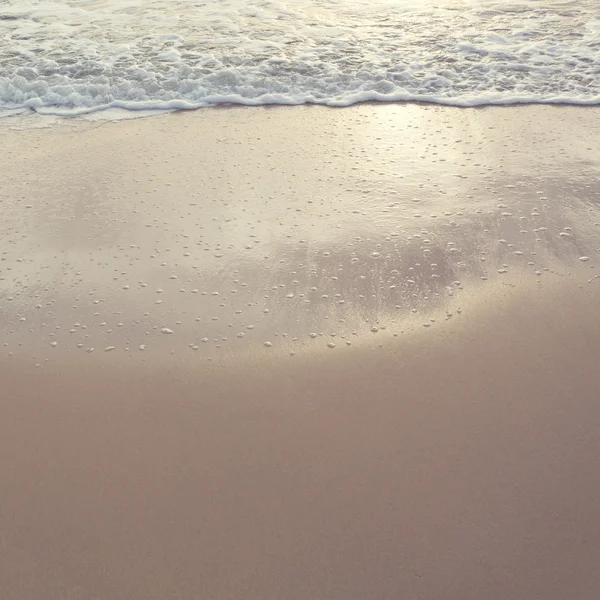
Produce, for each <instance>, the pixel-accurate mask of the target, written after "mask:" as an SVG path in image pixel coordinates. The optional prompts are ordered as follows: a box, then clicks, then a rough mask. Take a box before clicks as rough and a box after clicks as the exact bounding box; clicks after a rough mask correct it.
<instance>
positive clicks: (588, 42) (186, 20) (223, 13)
mask: <svg viewBox="0 0 600 600" xmlns="http://www.w3.org/2000/svg"><path fill="white" fill-rule="evenodd" d="M365 101H383V102H389V101H423V102H433V103H438V104H446V105H453V106H478V105H488V104H514V103H527V102H540V103H571V104H599V103H600V7H599V6H598V4H597V3H596V2H595V1H594V0H581V1H578V2H568V1H562V0H560V1H559V0H546V1H543V2H541V1H536V0H522V1H520V2H515V3H510V2H507V1H504V0H503V1H483V0H482V1H478V0H462V1H457V0H447V1H446V2H433V1H430V0H421V1H420V2H417V1H416V0H415V1H413V2H406V1H395V2H392V1H391V0H370V1H369V2H366V1H365V0H347V1H345V2H332V1H329V0H328V1H327V2H325V1H324V0H293V1H292V0H287V1H285V0H280V1H277V2H272V1H257V0H254V1H247V0H228V1H226V0H222V1H217V0H208V1H206V2H202V3H200V2H188V1H185V2H183V1H178V0H156V1H153V2H147V1H146V0H105V1H103V2H98V1H92V0H78V1H75V0H29V1H23V0H8V2H6V3H4V4H3V5H2V6H1V7H0V115H2V116H12V115H14V114H18V113H20V112H27V111H32V112H33V111H35V112H37V113H40V114H47V115H60V116H74V115H80V114H84V113H93V112H96V111H101V110H106V109H108V108H113V109H114V108H119V109H125V110H127V111H151V110H157V109H159V110H179V109H191V108H198V107H203V106H210V105H217V104H243V105H250V106H254V105H263V104H305V103H313V104H324V105H328V106H347V105H350V104H354V103H357V102H365Z"/></svg>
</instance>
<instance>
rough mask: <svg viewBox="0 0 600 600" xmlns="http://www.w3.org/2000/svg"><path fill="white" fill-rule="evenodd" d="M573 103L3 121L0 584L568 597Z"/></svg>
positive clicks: (574, 446)
mask: <svg viewBox="0 0 600 600" xmlns="http://www.w3.org/2000/svg"><path fill="white" fill-rule="evenodd" d="M597 114H598V113H597V110H596V109H576V108H569V107H562V108H553V107H519V108H496V109H484V110H458V109H449V108H440V107H427V106H392V105H385V106H367V105H362V106H356V107H352V108H349V109H344V110H330V109H325V108H320V107H308V108H307V107H303V108H277V109H250V110H246V109H237V108H236V109H225V110H214V111H210V110H208V111H198V112H195V113H186V114H173V115H168V116H165V117H156V118H151V119H141V120H137V121H132V122H120V123H113V124H97V123H81V122H78V121H66V122H63V123H62V124H60V125H55V126H53V127H52V128H51V129H47V130H26V131H10V130H6V129H5V130H4V131H2V132H1V134H2V140H3V148H4V151H3V153H2V155H0V172H2V173H3V174H4V175H3V181H2V184H1V185H0V206H1V207H2V214H3V220H2V223H1V224H0V236H1V238H0V239H2V244H1V247H0V251H1V252H2V254H1V255H0V259H1V260H0V311H1V312H0V343H1V345H0V381H1V386H2V387H1V391H0V414H1V415H2V416H1V418H0V522H1V527H0V587H1V589H2V597H3V598H6V599H7V600H17V599H18V600H24V599H26V600H29V599H32V600H38V599H39V600H42V599H43V600H53V599H61V600H62V599H77V600H82V599H85V600H87V599H102V600H104V599H106V600H109V599H110V600H121V599H123V600H125V599H127V600H131V599H134V600H135V599H138V598H139V599H140V600H142V599H143V600H149V599H157V600H158V599H160V600H162V599H164V598H182V599H188V598H189V599H192V598H194V599H196V598H207V599H209V598H210V599H211V600H212V599H234V598H235V599H238V598H244V599H257V600H258V599H261V600H263V599H273V600H275V599H277V600H280V599H293V600H296V599H297V600H309V599H310V600H312V599H314V598H328V599H335V600H349V599H359V598H360V599H362V598H369V599H386V600H387V599H397V598H407V599H413V598H415V599H423V600H434V599H435V600H438V599H441V598H443V599H444V600H447V599H450V600H471V599H472V600H475V599H480V598H487V599H491V600H496V599H498V600H505V599H506V598H511V599H514V600H530V599H533V598H544V599H545V600H546V599H549V600H564V598H570V599H577V600H593V599H595V598H597V597H598V595H599V594H600V578H599V577H598V574H597V565H598V564H600V505H599V504H598V501H597V499H598V497H599V494H600V477H599V475H598V465H599V462H600V436H599V435H598V431H600V402H599V400H600V370H599V369H598V362H599V359H600V319H599V318H598V306H599V301H600V271H598V268H597V265H598V259H599V258H600V205H599V203H598V200H599V198H600V187H599V186H598V183H597V181H598V174H599V172H600V141H599V140H600V125H599V124H598V120H597ZM2 126H3V127H4V128H6V123H3V124H2Z"/></svg>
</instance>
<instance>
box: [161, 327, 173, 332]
mask: <svg viewBox="0 0 600 600" xmlns="http://www.w3.org/2000/svg"><path fill="white" fill-rule="evenodd" d="M160 332H161V333H173V330H172V329H169V328H168V327H163V328H162V329H161V330H160Z"/></svg>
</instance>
